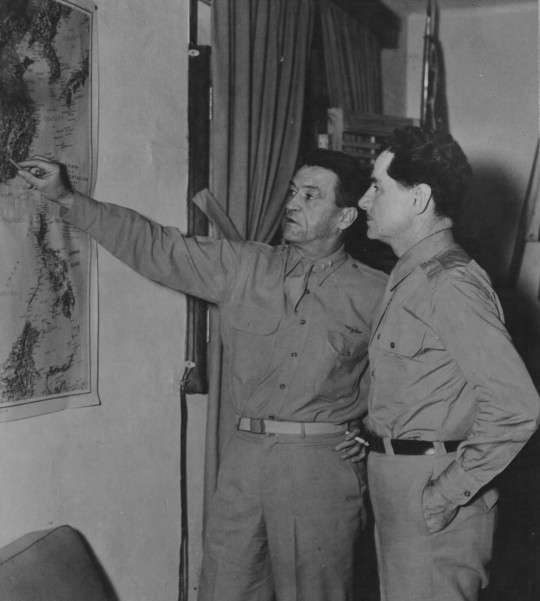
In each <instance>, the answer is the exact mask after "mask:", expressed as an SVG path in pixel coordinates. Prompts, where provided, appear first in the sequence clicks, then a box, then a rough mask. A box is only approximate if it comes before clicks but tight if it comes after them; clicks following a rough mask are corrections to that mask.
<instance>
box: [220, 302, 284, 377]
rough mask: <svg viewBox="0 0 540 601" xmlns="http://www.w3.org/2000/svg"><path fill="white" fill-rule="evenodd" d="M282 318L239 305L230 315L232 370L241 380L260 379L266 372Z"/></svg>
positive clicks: (265, 311) (269, 312)
mask: <svg viewBox="0 0 540 601" xmlns="http://www.w3.org/2000/svg"><path fill="white" fill-rule="evenodd" d="M280 321H281V315H279V314H278V313H272V312H271V311H267V310H263V309H261V308H256V307H250V306H247V305H242V304H239V305H238V306H237V307H236V309H235V310H234V311H233V313H232V315H231V326H232V348H231V357H232V362H233V363H232V369H233V371H234V373H235V374H236V375H237V376H238V377H240V378H241V379H243V380H250V379H253V378H260V377H262V376H263V375H264V374H265V373H266V371H267V370H268V366H269V365H270V360H271V358H272V352H273V350H274V346H275V343H276V332H277V329H278V327H279V322H280Z"/></svg>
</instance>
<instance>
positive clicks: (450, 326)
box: [359, 127, 539, 601]
mask: <svg viewBox="0 0 540 601" xmlns="http://www.w3.org/2000/svg"><path fill="white" fill-rule="evenodd" d="M470 172H471V169H470V167H469V163H468V161H467V158H466V157H465V155H464V153H463V151H462V149H461V148H460V146H459V145H458V144H457V143H456V142H455V141H454V139H453V138H452V137H451V136H450V135H449V134H442V133H431V134H428V133H424V132H423V131H421V130H420V129H419V128H415V127H407V128H402V129H398V130H396V131H395V132H394V134H393V135H392V137H391V138H390V140H389V142H388V147H387V149H386V150H385V151H384V152H382V154H380V156H379V157H378V158H377V160H376V163H375V166H374V169H373V177H372V183H371V187H370V188H369V190H368V191H367V192H366V194H365V195H364V196H363V198H362V199H361V201H360V203H359V206H360V207H361V208H362V209H364V210H365V211H366V212H367V220H368V236H369V237H370V238H373V239H378V240H382V241H383V242H386V243H387V244H389V245H390V246H391V247H392V249H393V250H394V252H395V254H396V255H397V257H398V262H397V264H396V266H395V268H394V269H393V271H392V273H391V274H390V277H389V280H388V283H387V287H386V291H385V294H384V297H383V301H382V304H381V307H380V309H379V312H378V316H377V317H376V319H375V325H374V328H373V331H372V335H371V342H370V347H369V359H370V370H371V378H372V388H371V392H370V396H369V401H368V418H367V422H366V423H367V427H368V433H367V435H366V438H367V442H368V444H369V449H370V450H371V452H370V453H369V459H368V481H369V488H370V495H371V499H372V503H373V508H374V514H375V522H376V535H377V544H378V555H379V564H380V570H379V572H380V583H381V598H382V601H413V600H414V601H436V600H437V601H443V600H444V601H458V600H459V601H462V600H467V601H473V600H476V599H477V598H478V594H479V591H480V589H481V587H483V586H485V585H486V584H487V578H488V576H487V571H486V566H487V564H488V562H489V560H490V557H491V552H492V543H493V533H494V527H495V517H496V515H495V514H496V505H495V504H496V500H497V491H496V490H495V489H494V488H493V486H492V485H491V481H492V479H493V477H494V476H496V475H497V474H498V473H499V472H501V471H502V470H503V469H504V468H505V467H506V466H507V465H508V464H509V463H510V461H511V460H512V459H513V458H514V457H515V455H516V454H517V453H518V452H519V450H520V449H521V448H522V446H523V445H524V444H525V442H526V441H527V440H528V438H529V437H530V436H531V434H532V433H533V432H534V431H535V429H536V428H537V425H538V414H539V398H538V395H537V393H536V391H535V388H534V386H533V383H532V382H531V379H530V377H529V375H528V373H527V371H526V369H525V367H524V365H523V362H522V361H521V359H520V357H519V356H518V354H517V352H516V350H515V348H514V346H513V344H512V341H511V340H510V336H509V335H508V333H507V331H506V329H505V327H504V323H503V314H502V310H501V306H500V304H499V301H498V299H497V296H496V294H495V292H494V291H493V289H492V287H491V283H490V281H489V278H488V276H487V274H486V273H485V271H484V270H483V269H482V268H481V267H480V266H479V265H478V264H477V263H476V262H475V261H473V260H471V259H470V257H469V256H468V255H467V253H466V252H465V251H464V250H463V249H462V248H461V247H460V246H459V245H457V244H456V243H455V242H454V238H453V235H452V225H453V221H452V217H453V216H454V215H456V213H457V211H458V208H459V202H460V200H461V199H462V198H463V196H464V193H465V187H466V183H467V180H468V179H469V177H470Z"/></svg>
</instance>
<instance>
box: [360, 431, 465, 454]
mask: <svg viewBox="0 0 540 601" xmlns="http://www.w3.org/2000/svg"><path fill="white" fill-rule="evenodd" d="M362 437H363V438H365V439H366V442H367V443H368V449H369V450H370V451H375V453H388V451H387V449H386V446H385V444H384V441H385V440H386V441H387V444H389V445H390V446H391V447H392V450H393V451H394V454H395V455H440V454H441V453H454V452H455V451H456V450H457V448H458V446H459V445H460V444H461V443H462V442H463V441H461V440H446V441H444V442H443V441H441V442H438V441H428V440H413V439H406V438H387V439H385V438H383V437H382V436H377V435H375V434H371V433H367V432H364V433H363V434H362Z"/></svg>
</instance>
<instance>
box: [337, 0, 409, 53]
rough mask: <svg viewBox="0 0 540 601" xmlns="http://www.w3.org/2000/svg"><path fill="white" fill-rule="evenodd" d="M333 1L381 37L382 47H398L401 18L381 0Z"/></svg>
mask: <svg viewBox="0 0 540 601" xmlns="http://www.w3.org/2000/svg"><path fill="white" fill-rule="evenodd" d="M331 1H332V2H333V3H334V4H335V5H337V6H339V7H340V8H342V9H343V10H344V11H345V12H347V13H349V14H350V15H351V16H352V17H353V18H354V19H355V20H356V21H358V22H359V23H362V25H364V26H365V27H366V28H367V29H369V30H370V31H372V32H373V33H374V34H375V35H376V36H377V37H378V38H379V40H380V43H381V47H383V48H397V47H398V38H399V32H400V30H401V19H400V17H399V16H398V15H397V14H396V13H395V12H393V11H392V10H391V9H389V8H388V7H387V6H385V5H384V4H383V3H382V2H381V1H380V0H331Z"/></svg>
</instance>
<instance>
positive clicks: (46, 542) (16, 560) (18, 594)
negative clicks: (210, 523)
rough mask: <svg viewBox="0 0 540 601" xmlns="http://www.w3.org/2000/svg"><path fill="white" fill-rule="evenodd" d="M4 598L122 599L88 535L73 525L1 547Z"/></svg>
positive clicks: (55, 600) (0, 595)
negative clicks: (88, 539) (88, 541)
mask: <svg viewBox="0 0 540 601" xmlns="http://www.w3.org/2000/svg"><path fill="white" fill-rule="evenodd" d="M0 600H1V601H118V598H117V596H116V595H115V593H114V591H113V589H112V587H111V585H110V583H109V581H108V579H107V577H106V575H105V573H104V571H103V569H102V568H101V566H100V564H99V562H98V561H97V559H96V557H95V555H94V554H93V552H92V550H91V549H90V546H89V545H88V543H87V542H86V540H85V539H84V537H83V536H82V535H81V534H80V533H79V532H78V531H77V530H75V529H73V528H71V527H70V526H59V527H57V528H53V529H51V530H42V531H40V532H31V533H29V534H26V535H24V536H22V537H21V538H19V539H17V540H15V541H14V542H12V543H10V544H9V545H7V546H6V547H3V548H1V549H0Z"/></svg>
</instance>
